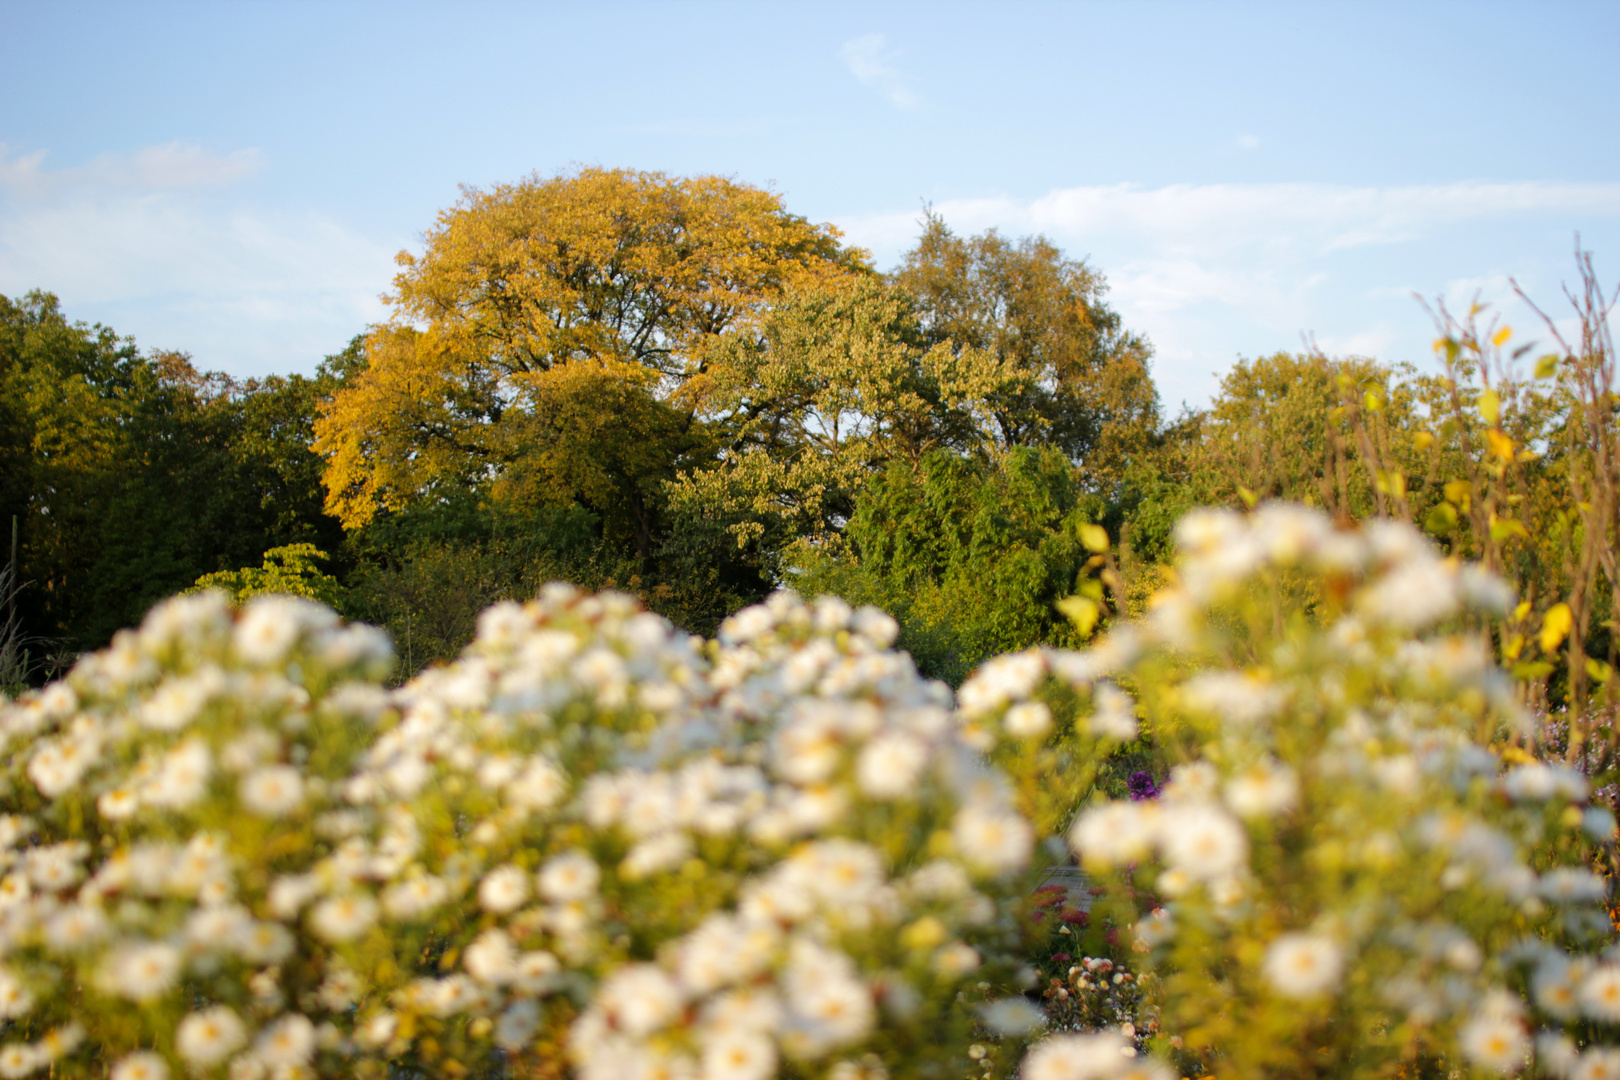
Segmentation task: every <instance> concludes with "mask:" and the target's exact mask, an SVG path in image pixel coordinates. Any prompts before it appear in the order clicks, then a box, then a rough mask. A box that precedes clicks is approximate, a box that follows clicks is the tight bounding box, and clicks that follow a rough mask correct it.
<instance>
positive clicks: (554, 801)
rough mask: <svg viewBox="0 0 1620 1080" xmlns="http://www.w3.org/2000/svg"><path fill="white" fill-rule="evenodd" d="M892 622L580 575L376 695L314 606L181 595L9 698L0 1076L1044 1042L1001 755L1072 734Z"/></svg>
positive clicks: (774, 1068)
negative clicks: (969, 699) (992, 722)
mask: <svg viewBox="0 0 1620 1080" xmlns="http://www.w3.org/2000/svg"><path fill="white" fill-rule="evenodd" d="M894 635H895V627H894V624H893V622H892V621H891V620H889V619H888V617H887V616H885V615H882V614H881V613H880V612H877V611H876V610H874V609H864V610H861V611H852V610H851V609H850V608H849V607H848V606H847V605H844V604H843V603H841V602H839V601H837V600H832V599H825V600H822V601H819V602H817V603H816V604H813V605H810V604H805V603H803V602H801V601H799V600H798V599H796V598H794V597H792V596H791V595H789V594H782V595H779V596H777V597H775V598H773V599H772V600H771V601H770V603H768V604H766V605H763V606H760V607H757V608H752V609H748V610H746V611H744V612H741V613H740V614H739V615H737V616H736V617H734V618H733V619H731V620H730V621H728V622H727V623H726V624H725V626H724V627H723V628H722V631H721V634H720V638H719V640H718V641H717V642H714V643H709V644H707V645H705V644H703V643H701V642H699V641H697V640H696V639H693V638H690V637H687V636H685V635H683V634H680V633H677V632H675V631H674V630H673V629H672V628H671V627H670V626H669V625H668V624H667V623H666V622H664V621H663V620H662V619H659V618H657V617H655V616H652V615H650V614H647V613H645V612H642V611H640V610H639V609H638V608H637V607H636V605H635V604H634V602H633V601H631V600H630V599H628V598H626V597H622V596H616V595H612V594H606V595H602V596H587V595H584V594H581V593H579V592H577V591H575V590H573V589H571V588H568V587H565V586H553V587H550V588H548V589H547V590H546V591H545V593H544V594H543V595H542V597H541V598H540V599H538V600H537V601H535V602H533V603H531V604H528V605H525V606H518V605H515V604H502V605H497V606H496V607H494V608H492V609H490V610H489V611H487V612H486V613H485V614H484V616H483V618H482V621H481V623H480V627H479V634H478V638H477V640H476V641H475V642H474V644H473V645H472V646H471V647H470V648H469V649H468V650H467V651H466V653H465V654H464V655H463V656H462V658H461V659H460V660H458V661H457V662H456V663H454V664H452V665H450V666H448V667H444V668H438V669H433V670H430V671H428V672H425V673H424V674H423V675H421V676H419V677H418V678H417V679H415V680H413V681H412V682H410V683H408V684H406V685H405V686H404V687H402V688H400V689H399V690H398V691H395V692H387V691H384V690H383V689H382V688H381V686H380V680H381V678H382V677H383V675H384V674H385V673H386V670H387V668H388V663H389V656H388V651H387V647H386V642H385V641H384V640H383V639H382V637H381V635H380V634H379V633H378V632H376V631H374V630H371V629H369V628H365V627H344V626H340V625H339V624H338V621H337V619H336V617H335V616H334V615H333V614H332V613H331V612H330V611H328V610H327V609H325V608H323V607H320V606H319V605H316V604H313V603H310V602H308V601H304V600H297V599H294V598H290V597H280V596H267V597H259V598H255V599H253V600H251V601H250V602H249V603H248V604H247V606H246V607H245V608H244V609H243V610H242V611H241V613H240V614H235V613H233V612H232V611H231V609H230V607H229V606H228V604H227V603H226V601H225V599H224V598H223V597H222V596H221V595H220V594H217V593H212V594H211V593H203V594H198V595H193V596H187V597H181V598H177V599H176V600H173V601H170V602H168V603H167V604H165V605H162V606H160V607H159V608H157V609H155V610H154V611H153V612H152V613H151V615H150V616H149V617H148V618H147V620H146V622H145V624H144V625H143V626H142V627H141V629H140V630H139V631H137V632H133V633H126V634H123V635H120V637H119V638H118V639H117V640H116V641H115V642H114V644H113V646H112V647H111V648H110V649H108V650H106V651H105V652H102V653H98V654H95V655H93V656H89V657H87V658H85V660H84V661H82V662H81V663H80V665H79V666H78V667H77V668H76V669H75V670H74V672H73V673H72V675H71V676H70V677H69V678H68V679H67V680H66V681H65V682H63V683H60V684H55V685H52V686H50V687H47V688H46V689H45V690H43V691H39V692H35V693H32V694H30V695H27V696H25V697H24V698H23V699H21V700H19V701H16V702H13V703H11V704H9V705H0V731H3V733H4V735H5V738H6V739H7V743H8V746H7V749H8V752H9V755H10V756H9V759H8V768H9V770H10V772H9V774H8V776H7V785H8V786H7V788H6V791H7V795H6V801H7V804H8V805H7V808H8V809H10V810H12V811H13V813H12V814H10V815H9V816H7V817H5V818H4V819H3V821H0V844H3V849H4V852H5V854H4V856H3V859H4V861H5V870H6V874H7V876H6V877H5V878H4V879H3V882H0V905H3V908H0V910H3V919H4V921H3V923H0V931H3V936H0V1009H3V1011H4V1021H5V1028H4V1031H5V1035H4V1036H0V1037H9V1041H8V1042H6V1043H5V1044H4V1046H3V1048H0V1076H4V1077H6V1078H8V1080H10V1078H13V1077H22V1076H26V1075H29V1074H31V1073H34V1072H36V1071H38V1070H40V1069H42V1068H45V1067H47V1066H49V1067H51V1068H52V1069H53V1070H61V1071H62V1072H64V1073H68V1074H72V1075H90V1074H96V1075H101V1074H103V1073H104V1071H105V1070H107V1069H109V1068H110V1069H111V1071H112V1073H113V1074H114V1075H115V1077H116V1080H163V1078H164V1077H165V1076H168V1075H171V1074H176V1073H178V1072H182V1071H184V1072H190V1073H193V1074H197V1075H229V1076H230V1077H231V1080H261V1078H271V1077H273V1078H275V1080H290V1078H293V1077H298V1076H305V1075H312V1074H322V1075H337V1074H340V1073H341V1074H344V1075H381V1072H382V1070H383V1068H384V1065H385V1063H392V1064H394V1065H396V1066H398V1065H412V1064H414V1065H415V1066H416V1067H419V1068H422V1069H424V1070H429V1071H433V1072H437V1073H443V1074H446V1075H450V1076H457V1075H463V1074H465V1073H467V1072H469V1071H488V1070H490V1069H492V1068H495V1067H496V1066H497V1065H499V1064H501V1061H502V1059H503V1058H504V1061H505V1066H506V1067H515V1068H519V1069H521V1070H526V1071H530V1072H535V1073H545V1072H547V1071H555V1070H557V1069H558V1068H560V1067H561V1063H562V1062H563V1061H564V1060H567V1061H569V1062H571V1063H572V1067H573V1068H574V1070H575V1071H577V1073H578V1074H579V1075H581V1076H588V1077H614V1078H618V1077H636V1076H649V1077H651V1076H676V1075H694V1076H696V1075H702V1076H705V1077H714V1078H717V1080H718V1078H723V1077H734V1078H739V1080H742V1078H748V1077H766V1076H772V1075H776V1074H777V1073H778V1071H779V1070H786V1071H789V1072H807V1071H808V1072H814V1073H817V1074H820V1073H825V1072H828V1071H829V1070H830V1071H831V1073H832V1074H833V1075H839V1076H848V1077H855V1076H863V1075H869V1076H877V1075H890V1076H905V1075H923V1074H931V1073H936V1072H937V1071H938V1070H939V1069H941V1068H945V1069H947V1071H948V1070H950V1069H952V1068H959V1067H965V1066H966V1064H967V1063H968V1060H969V1059H968V1057H967V1047H968V1044H969V1042H970V1041H971V1040H970V1036H971V1035H972V1034H973V1033H974V1032H977V1031H982V1030H984V1029H986V1028H987V1027H988V1028H989V1029H991V1030H995V1031H999V1032H1001V1033H1002V1034H1006V1035H1012V1036H1016V1035H1019V1034H1021V1033H1022V1032H1024V1031H1026V1030H1028V1029H1029V1028H1031V1027H1033V1026H1034V1025H1035V1024H1036V1023H1037V1022H1038V1021H1039V1019H1040V1017H1039V1013H1038V1011H1037V1010H1035V1009H1034V1008H1033V1007H1032V1006H1029V1005H1027V1004H1026V1003H1025V1002H1024V1000H1023V999H1022V998H1021V997H1018V996H1017V993H1016V991H1017V989H1018V988H1020V987H1021V986H1022V985H1023V984H1024V983H1025V982H1027V981H1030V980H1031V979H1032V975H1031V973H1029V972H1028V971H1027V969H1026V965H1025V960H1024V958H1025V957H1026V956H1027V955H1028V953H1029V941H1028V938H1027V931H1028V929H1029V923H1028V921H1027V920H1026V919H1025V918H1023V914H1024V910H1025V908H1026V898H1027V894H1028V893H1029V891H1030V889H1031V888H1032V887H1033V885H1034V883H1035V877H1036V874H1037V872H1038V870H1039V867H1038V866H1036V865H1035V862H1034V859H1035V840H1036V835H1035V829H1034V827H1033V826H1032V825H1031V823H1030V820H1029V818H1028V817H1027V816H1026V815H1025V814H1024V813H1022V812H1021V811H1020V805H1021V800H1024V796H1025V795H1026V794H1027V793H1023V794H1021V792H1020V788H1019V786H1018V785H1016V784H1014V783H1013V782H1011V781H1010V780H1009V778H1008V777H1007V776H1006V775H1005V774H1004V773H1003V772H1002V771H1000V770H999V769H997V768H996V767H995V766H994V765H990V764H987V763H986V761H985V758H984V752H990V753H991V754H992V755H993V754H994V753H996V752H998V751H1005V752H1008V753H1012V754H1014V755H1015V756H1016V755H1017V754H1020V753H1026V752H1027V751H1026V750H1024V749H1021V748H1020V747H1019V746H1017V745H1013V744H1015V743H1018V742H1020V741H1021V740H1022V741H1027V740H1028V739H1030V738H1031V737H1032V736H1033V735H1034V734H1035V733H1036V732H1035V729H1036V728H1043V730H1044V728H1045V727H1050V725H1051V719H1050V716H1049V715H1047V716H1045V717H1044V718H1039V717H1037V716H1036V715H1035V714H1036V713H1037V712H1038V711H1039V710H1036V709H1034V708H1033V707H1030V708H1026V709H1025V710H1024V715H1023V718H1022V719H1016V718H1015V720H1014V721H1013V722H1011V723H1010V724H1008V725H1003V727H1006V728H1010V729H1012V730H1013V731H1014V732H1015V734H1013V735H1008V734H1007V733H1006V731H991V730H987V729H986V728H984V727H983V726H982V725H973V724H964V723H963V722H962V720H961V718H960V717H959V716H958V715H957V714H956V713H955V711H954V710H953V708H952V701H951V694H950V692H949V691H948V690H947V689H946V688H945V687H944V686H943V685H941V684H937V683H930V682H928V681H925V680H923V679H921V678H920V677H919V676H918V675H917V673H916V670H915V668H914V667H913V665H912V664H911V662H910V660H909V658H908V657H906V656H905V655H904V654H900V653H895V652H893V651H891V650H890V649H889V648H888V646H889V645H890V644H891V643H892V641H893V638H894ZM1047 760H1048V761H1049V762H1050V761H1051V760H1055V759H1050V758H1049V759H1047ZM1035 802H1036V803H1041V800H1040V799H1036V800H1035ZM1041 805H1044V803H1041ZM998 988H999V992H1000V993H1002V994H1009V993H1010V994H1011V995H1012V996H1011V997H1008V998H1006V1000H1004V1001H1001V1002H992V1001H991V1000H990V997H991V996H993V995H994V994H995V993H997V992H998Z"/></svg>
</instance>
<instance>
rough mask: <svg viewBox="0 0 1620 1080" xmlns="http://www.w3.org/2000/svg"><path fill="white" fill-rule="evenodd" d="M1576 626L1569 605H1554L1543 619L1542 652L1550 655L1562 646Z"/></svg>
mask: <svg viewBox="0 0 1620 1080" xmlns="http://www.w3.org/2000/svg"><path fill="white" fill-rule="evenodd" d="M1574 626H1575V615H1574V613H1573V612H1571V611H1570V610H1569V605H1568V604H1554V605H1553V606H1552V607H1550V608H1548V609H1547V614H1545V615H1543V616H1542V617H1541V639H1540V645H1541V651H1542V652H1547V653H1550V652H1552V651H1553V650H1554V649H1556V648H1558V646H1559V645H1561V644H1562V643H1563V641H1564V639H1565V638H1566V637H1568V636H1569V632H1570V630H1571V629H1573V628H1574Z"/></svg>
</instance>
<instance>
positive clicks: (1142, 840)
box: [1069, 802, 1163, 869]
mask: <svg viewBox="0 0 1620 1080" xmlns="http://www.w3.org/2000/svg"><path fill="white" fill-rule="evenodd" d="M1162 818H1163V811H1162V809H1161V808H1160V807H1158V806H1157V805H1155V804H1153V803H1136V802H1108V803H1104V804H1102V805H1101V806H1093V807H1089V808H1087V809H1086V810H1084V811H1082V812H1081V814H1080V816H1079V817H1078V818H1076V819H1075V822H1074V825H1073V826H1071V827H1070V829H1069V849H1070V850H1071V851H1073V852H1074V853H1075V854H1076V855H1078V856H1079V857H1080V859H1081V861H1082V862H1085V863H1087V864H1090V865H1092V866H1095V867H1099V868H1104V869H1105V868H1107V867H1110V866H1120V865H1123V864H1125V863H1130V862H1136V861H1138V860H1140V859H1143V858H1146V857H1147V855H1148V853H1149V852H1150V851H1151V850H1152V849H1153V847H1154V845H1156V844H1157V843H1158V839H1159V825H1160V822H1161V820H1162Z"/></svg>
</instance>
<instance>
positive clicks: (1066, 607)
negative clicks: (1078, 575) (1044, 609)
mask: <svg viewBox="0 0 1620 1080" xmlns="http://www.w3.org/2000/svg"><path fill="white" fill-rule="evenodd" d="M1057 609H1058V611H1059V612H1061V613H1062V614H1063V616H1064V618H1066V619H1068V620H1069V621H1070V622H1071V623H1073V624H1074V628H1075V629H1076V630H1078V631H1079V632H1080V636H1081V637H1082V638H1088V637H1090V636H1091V632H1092V631H1093V630H1095V629H1096V628H1097V620H1098V619H1100V618H1101V617H1102V605H1100V604H1098V603H1097V601H1095V600H1092V599H1090V598H1089V597H1085V596H1068V597H1065V598H1064V599H1062V600H1059V601H1058V602H1057Z"/></svg>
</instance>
